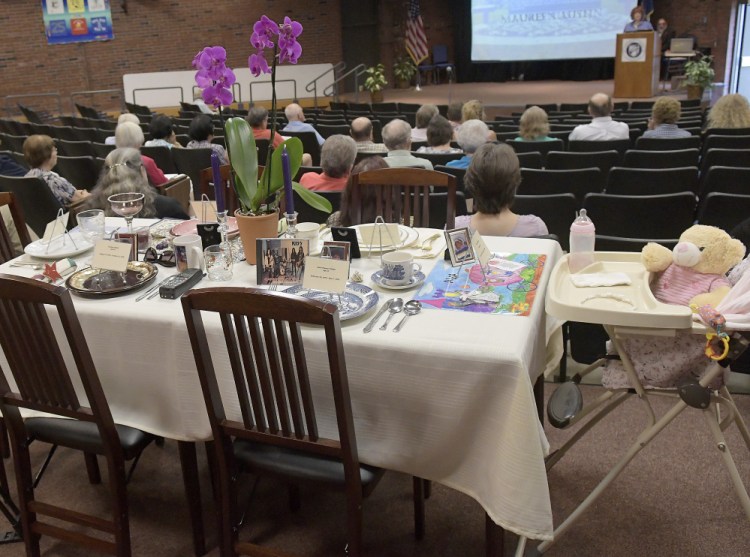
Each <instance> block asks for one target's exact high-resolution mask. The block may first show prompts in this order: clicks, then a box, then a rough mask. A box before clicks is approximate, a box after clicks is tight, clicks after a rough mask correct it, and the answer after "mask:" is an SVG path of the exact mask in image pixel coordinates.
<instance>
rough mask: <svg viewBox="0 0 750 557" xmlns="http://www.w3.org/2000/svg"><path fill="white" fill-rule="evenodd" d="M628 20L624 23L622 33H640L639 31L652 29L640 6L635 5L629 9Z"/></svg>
mask: <svg viewBox="0 0 750 557" xmlns="http://www.w3.org/2000/svg"><path fill="white" fill-rule="evenodd" d="M630 19H631V20H632V21H630V22H629V23H628V24H627V25H625V29H623V33H640V32H641V31H653V30H654V28H653V26H652V25H651V22H650V21H648V20H647V19H646V12H644V11H643V8H642V7H641V6H636V7H635V8H633V9H632V10H630Z"/></svg>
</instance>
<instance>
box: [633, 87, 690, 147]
mask: <svg viewBox="0 0 750 557" xmlns="http://www.w3.org/2000/svg"><path fill="white" fill-rule="evenodd" d="M680 108H681V107H680V101H678V100H677V99H673V98H672V97H661V98H659V99H656V102H655V103H654V106H653V107H652V108H651V119H650V120H649V122H648V129H647V130H646V131H645V132H643V137H660V138H664V139H669V138H678V137H690V132H689V131H687V130H683V129H681V128H678V127H677V121H678V120H679V119H680Z"/></svg>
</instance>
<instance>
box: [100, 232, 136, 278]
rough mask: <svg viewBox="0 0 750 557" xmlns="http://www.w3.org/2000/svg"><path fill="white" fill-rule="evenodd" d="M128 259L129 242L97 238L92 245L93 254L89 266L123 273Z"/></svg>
mask: <svg viewBox="0 0 750 557" xmlns="http://www.w3.org/2000/svg"><path fill="white" fill-rule="evenodd" d="M129 260H130V242H110V241H109V240H99V241H98V242H97V243H96V244H95V245H94V256H93V257H92V258H91V266H92V267H93V268H94V269H104V270H106V271H117V272H118V273H124V272H125V271H127V269H128V261H129Z"/></svg>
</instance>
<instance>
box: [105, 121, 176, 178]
mask: <svg viewBox="0 0 750 557" xmlns="http://www.w3.org/2000/svg"><path fill="white" fill-rule="evenodd" d="M144 139H145V137H144V135H143V130H142V129H141V127H140V126H139V125H138V124H134V123H133V122H123V123H122V124H117V127H116V128H115V145H116V146H117V148H118V149H124V148H131V149H140V148H141V147H142V146H143V141H144ZM141 158H142V160H143V166H144V167H145V168H146V175H147V176H148V183H149V184H151V185H152V186H161V185H162V184H166V183H167V182H168V181H169V179H168V178H167V177H166V176H165V175H164V172H162V170H161V168H159V167H158V166H156V161H154V159H152V158H151V157H147V156H145V155H141Z"/></svg>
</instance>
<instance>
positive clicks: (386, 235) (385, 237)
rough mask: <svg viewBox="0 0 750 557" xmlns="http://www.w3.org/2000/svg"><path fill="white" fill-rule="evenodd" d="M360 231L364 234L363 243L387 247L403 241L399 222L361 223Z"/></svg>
mask: <svg viewBox="0 0 750 557" xmlns="http://www.w3.org/2000/svg"><path fill="white" fill-rule="evenodd" d="M359 233H360V234H361V235H362V243H363V244H365V245H370V246H381V247H387V246H395V245H398V244H400V243H401V236H400V235H399V232H398V224H394V223H388V224H386V223H378V224H367V225H361V226H360V227H359Z"/></svg>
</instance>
